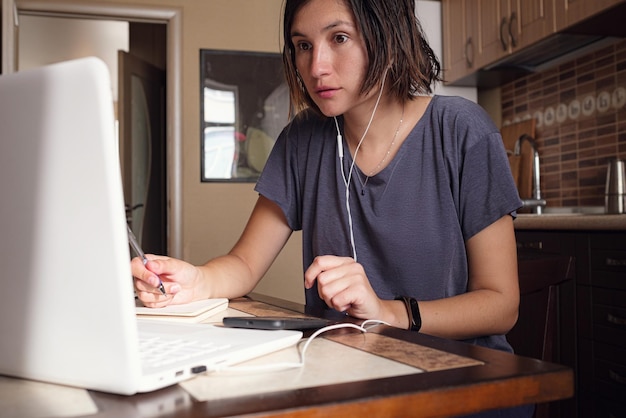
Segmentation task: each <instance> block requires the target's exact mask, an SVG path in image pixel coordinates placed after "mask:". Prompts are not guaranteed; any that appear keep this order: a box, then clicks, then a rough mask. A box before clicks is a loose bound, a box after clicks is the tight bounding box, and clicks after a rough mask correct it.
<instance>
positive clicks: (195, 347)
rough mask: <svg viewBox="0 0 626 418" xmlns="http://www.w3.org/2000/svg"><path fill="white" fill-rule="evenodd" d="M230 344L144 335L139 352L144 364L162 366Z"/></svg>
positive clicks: (223, 347)
mask: <svg viewBox="0 0 626 418" xmlns="http://www.w3.org/2000/svg"><path fill="white" fill-rule="evenodd" d="M229 347H230V345H229V344H225V343H215V342H209V341H198V340H190V339H184V338H179V339H169V338H162V337H158V336H149V337H147V336H144V337H140V339H139V352H140V353H141V358H142V362H143V363H144V366H148V367H162V366H167V365H169V364H173V363H176V362H179V361H181V360H187V359H194V358H201V357H204V356H206V355H208V354H211V353H214V352H216V351H220V350H224V349H228V348H229Z"/></svg>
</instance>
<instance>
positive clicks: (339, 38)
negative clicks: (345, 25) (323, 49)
mask: <svg viewBox="0 0 626 418" xmlns="http://www.w3.org/2000/svg"><path fill="white" fill-rule="evenodd" d="M347 41H348V37H347V36H346V35H336V36H335V42H337V43H338V44H343V43H345V42H347Z"/></svg>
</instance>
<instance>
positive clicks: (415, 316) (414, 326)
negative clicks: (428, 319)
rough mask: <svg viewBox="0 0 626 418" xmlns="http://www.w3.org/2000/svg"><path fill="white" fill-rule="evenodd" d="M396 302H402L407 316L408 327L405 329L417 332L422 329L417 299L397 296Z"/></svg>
mask: <svg viewBox="0 0 626 418" xmlns="http://www.w3.org/2000/svg"><path fill="white" fill-rule="evenodd" d="M396 300H401V301H402V302H404V307H405V308H406V313H407V315H408V316H409V327H408V328H407V329H408V330H410V331H415V332H418V331H419V330H420V328H422V316H421V315H420V307H419V305H418V303H417V299H415V298H411V297H408V296H398V297H397V298H396Z"/></svg>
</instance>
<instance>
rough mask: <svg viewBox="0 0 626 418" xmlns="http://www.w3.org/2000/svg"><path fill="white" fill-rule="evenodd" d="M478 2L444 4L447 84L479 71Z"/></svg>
mask: <svg viewBox="0 0 626 418" xmlns="http://www.w3.org/2000/svg"><path fill="white" fill-rule="evenodd" d="M478 2H479V0H447V1H444V2H443V3H442V17H443V18H442V20H443V28H442V37H443V44H444V45H443V63H442V64H443V73H444V79H445V80H446V81H454V80H459V79H461V78H463V77H464V76H465V75H467V74H472V73H473V72H475V71H476V70H478V67H476V61H475V58H476V42H477V39H478V13H477V10H478V8H477V7H478Z"/></svg>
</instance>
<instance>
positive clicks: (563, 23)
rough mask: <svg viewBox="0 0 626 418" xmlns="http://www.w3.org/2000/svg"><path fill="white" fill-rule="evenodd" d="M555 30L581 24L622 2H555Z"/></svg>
mask: <svg viewBox="0 0 626 418" xmlns="http://www.w3.org/2000/svg"><path fill="white" fill-rule="evenodd" d="M555 1H556V7H555V14H556V30H557V31H558V30H562V29H565V28H567V27H568V26H571V25H574V24H576V23H579V22H581V21H582V20H584V19H586V18H588V17H590V16H593V15H595V14H596V13H599V12H601V11H603V10H605V9H608V8H609V7H611V6H614V5H616V4H618V3H622V2H623V0H555Z"/></svg>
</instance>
